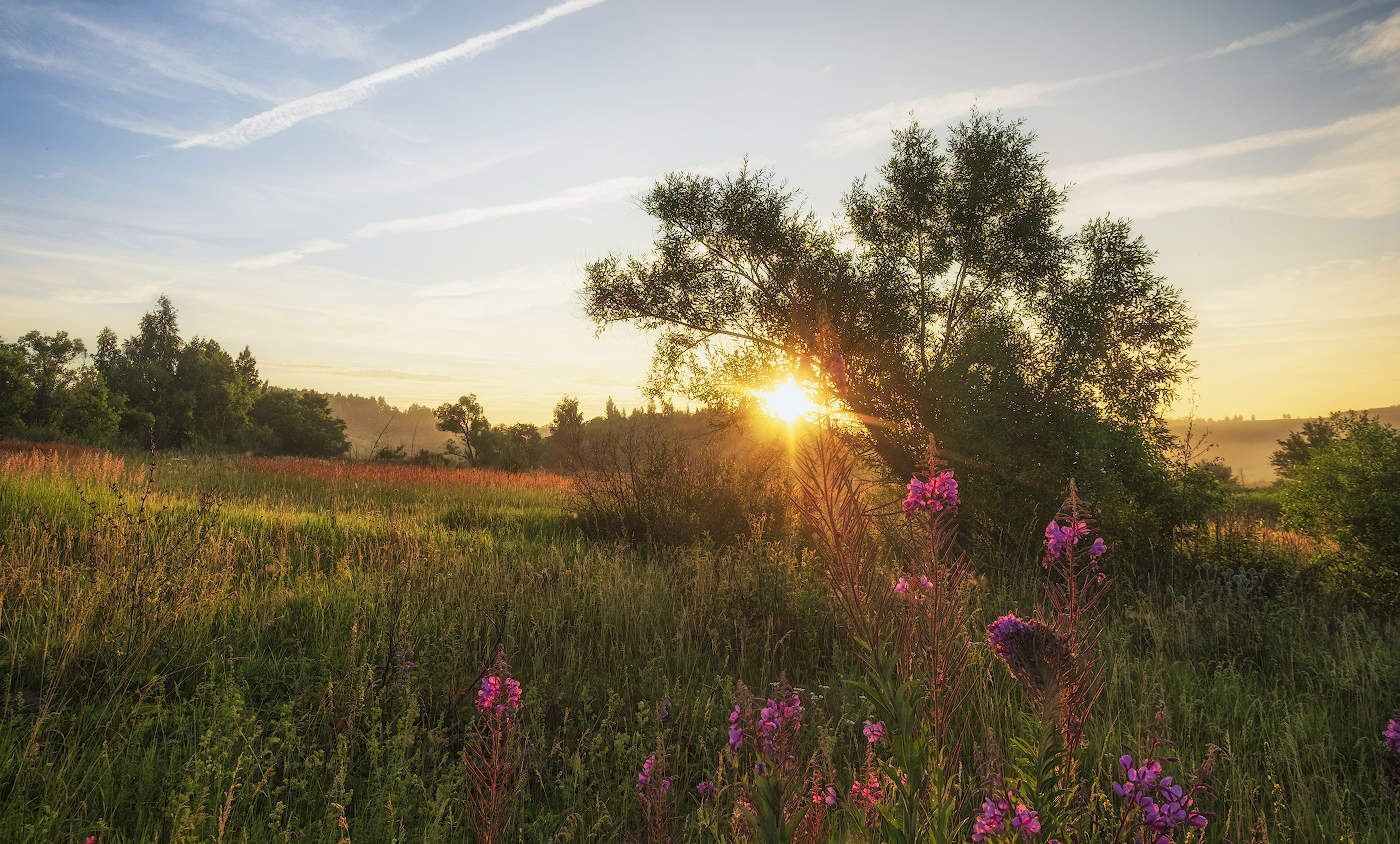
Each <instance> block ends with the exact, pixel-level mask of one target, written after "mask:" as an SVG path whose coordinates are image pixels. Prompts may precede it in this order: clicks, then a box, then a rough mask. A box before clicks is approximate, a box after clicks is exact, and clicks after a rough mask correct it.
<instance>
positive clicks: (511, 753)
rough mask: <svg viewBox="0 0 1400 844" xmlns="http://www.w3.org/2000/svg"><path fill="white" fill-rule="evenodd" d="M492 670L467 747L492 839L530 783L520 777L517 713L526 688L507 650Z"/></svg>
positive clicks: (482, 833)
mask: <svg viewBox="0 0 1400 844" xmlns="http://www.w3.org/2000/svg"><path fill="white" fill-rule="evenodd" d="M491 672H492V673H491V674H489V675H487V676H485V677H483V678H482V680H481V688H480V689H479V690H478V691H477V693H476V709H477V717H476V723H475V725H474V728H475V735H474V736H473V737H472V740H470V741H469V742H468V745H467V747H466V749H465V750H463V751H462V762H463V764H464V765H465V767H466V770H467V791H468V797H469V802H470V805H471V810H472V815H473V817H474V819H475V822H476V829H477V834H478V835H479V837H480V840H481V841H483V842H488V843H489V842H493V841H500V840H502V837H503V835H504V833H505V831H506V830H507V829H508V828H509V823H510V816H511V810H512V808H513V804H514V802H515V798H516V796H517V795H518V794H519V793H520V789H521V787H522V785H523V784H524V783H523V780H522V778H521V777H520V767H521V762H522V757H523V737H522V735H521V732H520V725H519V723H518V721H517V717H516V713H517V711H518V710H519V709H520V707H521V705H522V700H521V694H522V692H521V688H520V683H518V682H517V681H516V680H514V679H512V678H511V676H510V666H509V665H507V664H506V657H505V652H504V651H503V650H498V651H497V652H496V661H495V665H494V666H493V667H492V669H491Z"/></svg>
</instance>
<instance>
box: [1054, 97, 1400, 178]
mask: <svg viewBox="0 0 1400 844" xmlns="http://www.w3.org/2000/svg"><path fill="white" fill-rule="evenodd" d="M1397 120H1400V106H1395V107H1392V108H1383V109H1378V110H1376V111H1372V112H1368V113H1366V114H1359V115H1356V116H1355V117H1348V118H1345V119H1342V120H1338V121H1336V122H1334V123H1329V124H1327V125H1325V126H1310V127H1307V128H1303V129H1285V130H1282V131H1279V132H1266V133H1264V134H1260V135H1251V136H1249V137H1246V138H1237V139H1235V140H1232V141H1223V142H1221V143H1218V144H1205V145H1202V146H1195V147H1182V148H1178V149H1170V150H1160V151H1157V152H1144V153H1137V154H1134V155H1124V156H1119V157H1117V158H1107V159H1103V160H1100V161H1090V162H1086V163H1083V164H1075V165H1070V166H1069V167H1065V168H1062V169H1058V170H1055V171H1054V172H1053V173H1052V176H1053V177H1054V178H1055V180H1056V181H1060V182H1074V183H1077V184H1086V183H1088V182H1093V181H1097V180H1100V179H1108V178H1119V177H1123V176H1134V175H1139V174H1142V173H1150V172H1154V171H1158V170H1168V169H1171V168H1174V167H1186V166H1189V165H1192V164H1199V163H1202V162H1205V161H1213V160H1216V159H1220V158H1229V157H1231V156H1236V155H1244V154H1247V153H1252V152H1263V151H1265V150H1271V149H1281V148H1284V147H1291V146H1296V145H1299V144H1304V143H1309V142H1313V141H1322V140H1330V139H1333V138H1342V137H1348V136H1354V135H1361V134H1365V133H1367V132H1371V131H1374V130H1376V129H1379V128H1382V127H1385V126H1387V125H1389V124H1393V123H1395V122H1396V121H1397Z"/></svg>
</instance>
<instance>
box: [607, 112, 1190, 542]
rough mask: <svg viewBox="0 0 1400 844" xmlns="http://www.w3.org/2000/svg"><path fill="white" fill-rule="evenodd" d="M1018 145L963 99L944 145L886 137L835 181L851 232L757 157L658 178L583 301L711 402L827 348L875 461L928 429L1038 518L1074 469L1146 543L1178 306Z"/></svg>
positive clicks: (1166, 511)
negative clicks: (654, 225)
mask: <svg viewBox="0 0 1400 844" xmlns="http://www.w3.org/2000/svg"><path fill="white" fill-rule="evenodd" d="M1034 141H1035V137H1034V135H1033V134H1031V133H1030V132H1028V131H1026V130H1025V128H1024V127H1023V126H1022V125H1021V124H1020V123H1019V122H1014V121H1007V120H1004V119H1002V118H999V117H993V116H988V115H984V114H979V113H976V112H974V113H973V115H972V116H971V117H970V118H968V119H967V120H966V121H964V122H963V123H960V124H959V125H957V126H954V127H953V128H952V129H950V130H949V133H948V136H947V139H946V143H945V144H944V145H943V146H942V147H940V146H939V144H938V142H937V141H936V139H935V138H934V136H933V135H932V133H930V132H927V131H925V130H923V129H921V128H920V127H919V126H918V125H917V124H914V125H911V126H910V127H909V128H908V129H906V130H904V131H900V132H896V133H895V136H894V143H893V149H892V152H891V155H890V158H889V160H888V161H887V163H886V164H885V165H884V166H883V167H882V168H881V170H880V178H879V181H878V183H876V184H874V185H867V183H866V181H864V180H860V181H857V182H856V183H855V185H854V186H853V187H852V189H851V192H850V193H849V195H848V196H847V197H846V201H845V212H846V213H845V216H846V223H847V226H848V228H849V234H850V236H851V237H850V241H851V242H852V243H853V244H854V245H853V246H849V247H848V246H847V245H845V244H846V241H844V240H842V239H841V238H840V237H838V235H839V234H840V232H836V231H832V230H830V229H829V228H828V227H826V226H824V225H823V224H822V223H821V222H820V221H819V220H818V219H817V218H816V216H815V215H814V214H812V213H811V212H810V211H808V210H805V209H804V208H803V206H802V204H801V201H800V198H799V197H798V195H797V194H796V193H794V192H792V191H790V190H789V189H787V188H786V187H785V186H784V185H782V184H781V183H779V182H778V181H777V179H776V178H775V177H774V176H773V175H771V174H770V173H767V172H764V171H756V170H751V169H749V168H747V167H745V168H743V169H741V170H740V171H739V172H738V173H737V174H734V175H732V176H729V177H726V178H723V179H719V178H713V177H708V176H697V175H688V174H671V175H669V176H667V177H666V178H665V179H664V180H662V181H660V182H658V183H657V184H656V186H655V187H654V188H653V189H652V191H651V192H650V193H649V194H648V195H647V196H646V198H645V199H644V200H643V203H642V206H643V208H644V210H646V211H647V213H649V214H651V215H652V216H653V217H655V218H656V220H657V222H658V224H659V228H658V233H657V237H656V241H655V243H654V245H653V251H652V252H651V253H650V254H649V255H648V256H645V257H632V258H627V259H623V258H619V257H617V256H610V257H607V258H603V259H601V260H597V261H594V262H593V263H591V264H590V265H589V266H588V270H587V273H588V275H587V281H586V283H585V288H584V292H585V296H586V304H587V311H588V314H589V316H590V317H591V318H592V319H593V320H594V321H595V322H596V323H597V324H598V325H599V326H606V325H609V324H612V323H617V322H626V323H630V324H632V325H635V326H637V327H639V328H641V329H644V330H652V331H657V332H659V335H658V338H657V342H656V349H655V356H654V360H653V369H652V381H651V388H652V389H653V391H656V392H662V391H666V390H679V391H680V392H682V393H684V394H686V395H689V396H691V397H694V398H697V399H700V400H702V401H706V402H710V403H721V402H726V401H727V402H733V401H735V400H737V399H740V398H742V395H743V392H742V391H744V390H746V389H748V388H751V387H754V386H758V385H761V384H765V383H769V382H771V381H772V380H774V379H775V378H776V377H779V376H783V375H786V374H789V373H791V372H793V371H797V372H799V373H804V372H809V371H810V370H811V369H812V368H814V367H822V368H826V369H830V368H831V365H832V362H833V361H836V360H840V361H842V364H841V365H842V367H843V370H844V377H843V379H842V380H843V381H844V389H843V390H842V391H841V398H842V400H843V402H844V403H845V405H846V406H848V407H849V410H850V411H851V412H852V414H853V415H854V417H855V418H856V419H859V420H861V421H862V422H863V423H864V425H863V427H862V428H861V429H860V430H859V435H860V439H861V440H862V441H863V442H864V443H865V444H866V445H868V446H870V447H871V448H872V449H873V450H874V451H875V452H876V453H878V455H879V456H880V458H881V459H882V460H883V461H884V463H885V465H886V467H887V469H888V470H889V472H890V473H891V475H892V476H893V477H907V476H908V474H909V472H910V470H911V469H912V468H913V466H914V465H915V462H916V461H917V459H918V457H919V456H920V455H921V453H922V450H923V448H924V444H925V442H926V441H927V437H928V435H929V434H930V433H932V434H933V435H935V436H936V437H937V439H938V442H939V445H940V449H941V451H942V453H943V455H944V457H945V459H946V460H948V461H949V463H950V464H951V465H953V466H954V467H956V468H957V469H958V471H959V472H960V473H961V475H962V476H963V477H966V478H968V479H969V480H975V481H976V482H977V483H976V485H975V488H976V489H977V490H978V492H977V493H975V495H977V496H980V497H982V500H981V501H979V502H978V503H979V505H981V506H979V507H978V508H976V509H977V511H978V512H981V513H986V514H990V513H995V514H997V517H998V518H999V519H1001V520H1002V523H1003V524H1016V525H1021V524H1025V523H1026V522H1028V521H1033V520H1039V519H1043V518H1044V517H1045V515H1046V514H1045V513H1043V512H1037V511H1035V510H1034V508H1033V506H1030V505H1028V503H1027V502H1034V501H1044V500H1046V499H1048V498H1049V497H1050V496H1051V495H1053V494H1054V493H1055V490H1058V489H1061V488H1063V485H1064V484H1065V482H1066V481H1067V480H1068V479H1069V478H1070V477H1075V478H1077V479H1078V480H1079V482H1080V486H1081V488H1082V489H1083V490H1084V491H1085V492H1086V493H1087V494H1089V495H1092V496H1093V497H1094V498H1095V499H1096V500H1103V501H1113V502H1115V506H1116V507H1119V508H1121V509H1122V510H1123V512H1122V513H1121V520H1120V514H1119V513H1105V514H1104V518H1105V519H1109V518H1112V519H1115V523H1116V524H1117V525H1118V526H1120V527H1122V528H1124V529H1132V531H1133V532H1134V534H1137V535H1140V536H1141V537H1142V541H1143V542H1144V543H1147V542H1150V541H1151V540H1152V539H1153V538H1155V537H1160V536H1165V535H1167V534H1168V533H1169V532H1170V527H1171V526H1172V525H1173V524H1174V522H1173V521H1172V519H1173V518H1174V516H1175V513H1174V508H1173V507H1171V506H1169V498H1168V496H1169V494H1170V484H1169V482H1168V479H1167V466H1166V465H1165V463H1164V461H1163V459H1162V457H1161V452H1162V450H1163V447H1164V446H1165V445H1166V444H1167V441H1168V438H1167V434H1166V432H1165V428H1164V426H1163V423H1162V419H1161V415H1160V414H1161V412H1162V409H1163V408H1164V407H1165V406H1166V404H1167V403H1168V402H1169V400H1170V399H1171V398H1172V396H1173V395H1174V391H1175V388H1176V384H1177V383H1178V381H1179V379H1180V378H1181V376H1182V374H1183V373H1184V372H1185V371H1186V370H1187V368H1188V366H1189V363H1188V361H1187V360H1186V358H1185V351H1186V347H1187V344H1188V342H1189V338H1190V334H1191V332H1192V330H1193V328H1194V320H1193V319H1192V318H1191V316H1190V315H1189V313H1188V312H1187V309H1186V305H1185V303H1184V302H1183V301H1182V298H1181V296H1180V294H1179V292H1178V291H1177V290H1176V289H1175V288H1173V287H1172V286H1170V285H1168V284H1167V283H1166V282H1165V281H1164V280H1163V279H1162V278H1161V277H1160V276H1159V275H1157V274H1156V273H1155V271H1154V268H1153V259H1154V255H1153V253H1152V251H1151V250H1150V249H1149V248H1148V247H1147V245H1146V244H1145V243H1144V242H1143V240H1142V239H1141V238H1139V237H1136V236H1134V234H1133V233H1132V231H1131V229H1130V227H1129V225H1128V224H1127V223H1126V222H1125V221H1122V220H1115V219H1111V218H1108V217H1102V218H1098V219H1095V220H1092V221H1090V222H1089V223H1087V224H1086V225H1084V226H1083V227H1082V228H1081V229H1080V230H1079V231H1078V232H1075V233H1072V234H1066V233H1064V232H1062V231H1061V229H1060V223H1059V217H1060V214H1061V211H1062V208H1063V203H1064V194H1063V192H1062V191H1060V190H1059V189H1058V188H1056V187H1055V186H1054V185H1053V184H1052V183H1051V182H1050V180H1049V178H1048V176H1047V175H1046V162H1045V159H1044V157H1043V156H1042V155H1041V154H1039V153H1038V152H1036V151H1035V149H1034ZM736 390H738V391H739V393H738V395H736ZM1012 420H1014V424H1012ZM1140 524H1141V526H1142V529H1141V530H1138V528H1139V526H1140ZM1124 533H1127V530H1124Z"/></svg>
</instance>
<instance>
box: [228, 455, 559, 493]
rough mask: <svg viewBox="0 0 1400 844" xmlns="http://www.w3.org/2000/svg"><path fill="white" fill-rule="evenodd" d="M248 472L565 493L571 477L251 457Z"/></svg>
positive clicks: (245, 463)
mask: <svg viewBox="0 0 1400 844" xmlns="http://www.w3.org/2000/svg"><path fill="white" fill-rule="evenodd" d="M239 466H240V467H241V468H242V469H243V470H244V471H247V472H255V473H258V474H263V475H281V476H289V477H301V478H313V479H316V480H323V481H340V482H352V483H377V484H388V485H394V486H405V485H420V486H421V485H430V486H478V487H480V486H485V487H503V488H507V489H538V490H548V491H556V492H562V491H564V490H567V489H569V488H570V483H569V480H568V478H565V477H564V476H563V475H557V474H555V473H553V472H545V471H538V470H537V471H533V472H504V471H501V470H499V469H476V468H461V469H432V468H427V467H424V466H414V465H411V464H404V463H360V462H355V461H349V460H318V459H313V458H306V457H250V458H247V459H245V460H242V461H240V463H239Z"/></svg>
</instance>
